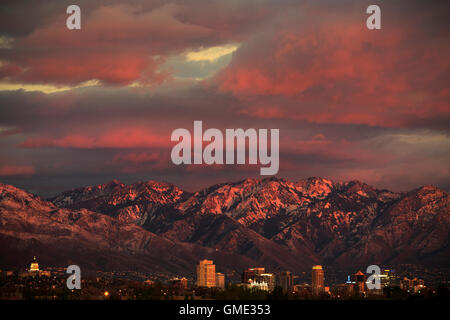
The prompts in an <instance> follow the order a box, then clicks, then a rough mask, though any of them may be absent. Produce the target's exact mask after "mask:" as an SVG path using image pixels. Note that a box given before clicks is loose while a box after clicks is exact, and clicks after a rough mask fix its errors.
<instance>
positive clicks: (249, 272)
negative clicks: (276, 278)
mask: <svg viewBox="0 0 450 320" xmlns="http://www.w3.org/2000/svg"><path fill="white" fill-rule="evenodd" d="M264 271H265V270H264V268H248V269H246V270H244V272H243V273H242V283H249V281H250V279H252V280H253V279H255V277H256V276H257V275H260V274H263V273H264Z"/></svg>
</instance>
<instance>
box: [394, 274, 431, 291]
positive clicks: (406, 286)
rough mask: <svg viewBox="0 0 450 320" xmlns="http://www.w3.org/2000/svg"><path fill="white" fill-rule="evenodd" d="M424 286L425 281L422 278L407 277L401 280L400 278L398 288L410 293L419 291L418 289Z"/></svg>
mask: <svg viewBox="0 0 450 320" xmlns="http://www.w3.org/2000/svg"><path fill="white" fill-rule="evenodd" d="M424 288H425V282H424V281H423V279H418V278H414V279H408V278H406V277H405V278H403V280H400V289H402V290H404V291H408V292H410V293H420V290H422V289H424Z"/></svg>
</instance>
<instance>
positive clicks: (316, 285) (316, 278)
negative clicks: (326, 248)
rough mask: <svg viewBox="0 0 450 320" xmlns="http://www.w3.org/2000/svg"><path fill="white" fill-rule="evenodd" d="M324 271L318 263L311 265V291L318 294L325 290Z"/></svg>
mask: <svg viewBox="0 0 450 320" xmlns="http://www.w3.org/2000/svg"><path fill="white" fill-rule="evenodd" d="M324 280H325V279H324V272H323V268H322V266H320V265H315V266H313V267H312V293H313V294H314V295H319V294H321V293H323V292H324V291H325V285H324Z"/></svg>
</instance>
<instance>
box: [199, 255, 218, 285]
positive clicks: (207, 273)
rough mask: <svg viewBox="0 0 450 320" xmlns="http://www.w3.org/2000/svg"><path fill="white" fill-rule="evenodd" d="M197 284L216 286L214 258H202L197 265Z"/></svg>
mask: <svg viewBox="0 0 450 320" xmlns="http://www.w3.org/2000/svg"><path fill="white" fill-rule="evenodd" d="M197 286H198V287H208V288H213V287H215V286H216V266H215V265H214V263H213V261H212V260H206V259H205V260H201V261H200V263H199V264H198V265H197Z"/></svg>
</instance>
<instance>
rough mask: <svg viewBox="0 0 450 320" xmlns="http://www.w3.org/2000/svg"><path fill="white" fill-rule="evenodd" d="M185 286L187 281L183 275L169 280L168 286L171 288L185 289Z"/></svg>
mask: <svg viewBox="0 0 450 320" xmlns="http://www.w3.org/2000/svg"><path fill="white" fill-rule="evenodd" d="M187 286H188V281H187V279H186V278H185V277H183V278H172V279H171V280H170V287H171V288H173V289H179V290H186V289H187Z"/></svg>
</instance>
